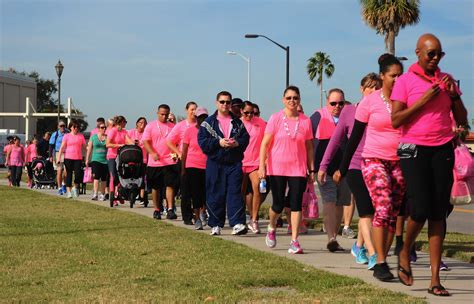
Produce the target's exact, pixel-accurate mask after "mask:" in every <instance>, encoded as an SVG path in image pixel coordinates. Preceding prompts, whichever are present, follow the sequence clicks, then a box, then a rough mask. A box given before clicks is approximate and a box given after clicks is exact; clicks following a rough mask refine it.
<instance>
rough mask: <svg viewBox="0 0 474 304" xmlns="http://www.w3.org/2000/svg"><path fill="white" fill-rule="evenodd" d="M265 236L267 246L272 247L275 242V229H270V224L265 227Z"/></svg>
mask: <svg viewBox="0 0 474 304" xmlns="http://www.w3.org/2000/svg"><path fill="white" fill-rule="evenodd" d="M267 230H268V231H267V236H266V237H265V243H266V244H267V246H268V247H269V248H274V247H275V246H276V244H277V240H276V229H271V228H270V226H268V228H267Z"/></svg>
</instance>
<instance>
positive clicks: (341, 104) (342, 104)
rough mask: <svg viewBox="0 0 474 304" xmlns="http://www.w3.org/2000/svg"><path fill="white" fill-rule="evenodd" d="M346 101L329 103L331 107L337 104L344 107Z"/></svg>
mask: <svg viewBox="0 0 474 304" xmlns="http://www.w3.org/2000/svg"><path fill="white" fill-rule="evenodd" d="M345 103H346V102H345V101H331V102H330V103H329V104H330V105H331V107H335V106H336V105H338V106H340V107H342V106H344V104H345Z"/></svg>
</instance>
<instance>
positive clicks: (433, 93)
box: [421, 83, 441, 103]
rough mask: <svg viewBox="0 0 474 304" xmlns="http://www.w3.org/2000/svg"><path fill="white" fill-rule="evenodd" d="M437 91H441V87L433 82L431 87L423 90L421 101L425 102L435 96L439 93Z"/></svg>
mask: <svg viewBox="0 0 474 304" xmlns="http://www.w3.org/2000/svg"><path fill="white" fill-rule="evenodd" d="M439 92H441V88H440V86H439V84H437V83H435V84H434V85H432V86H431V88H429V90H428V91H426V92H425V94H423V96H421V99H422V100H423V103H427V102H428V101H430V100H431V99H433V98H435V97H436V96H437V95H438V94H439Z"/></svg>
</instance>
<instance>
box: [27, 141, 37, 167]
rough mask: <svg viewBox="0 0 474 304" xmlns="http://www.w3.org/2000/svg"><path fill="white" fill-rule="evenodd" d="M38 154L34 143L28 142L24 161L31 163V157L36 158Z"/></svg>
mask: <svg viewBox="0 0 474 304" xmlns="http://www.w3.org/2000/svg"><path fill="white" fill-rule="evenodd" d="M37 156H38V155H37V153H36V145H35V144H29V145H28V147H26V162H27V163H31V162H32V161H33V158H36V157H37Z"/></svg>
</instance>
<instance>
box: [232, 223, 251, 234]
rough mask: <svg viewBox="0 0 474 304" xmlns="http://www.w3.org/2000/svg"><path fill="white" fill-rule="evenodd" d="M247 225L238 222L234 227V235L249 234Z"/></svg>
mask: <svg viewBox="0 0 474 304" xmlns="http://www.w3.org/2000/svg"><path fill="white" fill-rule="evenodd" d="M247 231H248V230H247V226H246V225H244V224H237V225H235V226H234V228H233V229H232V235H243V234H247Z"/></svg>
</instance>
